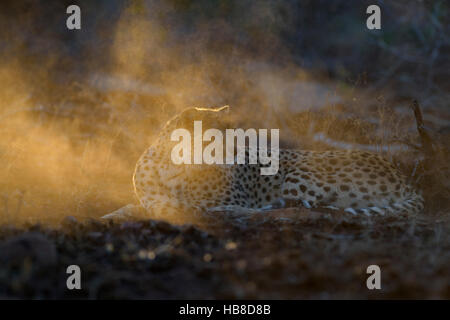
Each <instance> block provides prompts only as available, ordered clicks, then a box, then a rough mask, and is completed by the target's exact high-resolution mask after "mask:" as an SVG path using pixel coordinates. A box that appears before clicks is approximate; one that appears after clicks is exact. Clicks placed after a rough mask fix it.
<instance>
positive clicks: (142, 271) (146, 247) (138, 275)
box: [0, 209, 450, 299]
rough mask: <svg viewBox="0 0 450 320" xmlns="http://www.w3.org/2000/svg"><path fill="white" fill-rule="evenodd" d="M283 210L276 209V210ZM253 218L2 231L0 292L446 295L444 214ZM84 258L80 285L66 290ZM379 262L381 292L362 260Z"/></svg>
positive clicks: (57, 295)
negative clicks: (371, 285)
mask: <svg viewBox="0 0 450 320" xmlns="http://www.w3.org/2000/svg"><path fill="white" fill-rule="evenodd" d="M280 215H281V217H280ZM276 216H277V217H270V218H267V217H266V218H264V219H263V218H261V217H256V218H254V219H251V220H250V221H247V222H246V223H242V222H239V223H234V222H233V221H222V222H221V223H220V224H217V223H215V224H214V225H209V226H208V225H203V226H202V229H203V230H202V229H200V228H199V227H195V226H192V225H183V226H175V225H170V224H168V223H166V222H157V221H152V220H148V221H135V222H124V223H113V222H108V223H100V222H98V221H90V222H85V223H79V222H77V221H76V220H75V219H74V218H67V219H65V221H64V223H63V224H62V226H61V227H60V228H58V229H55V228H45V227H41V226H39V225H33V226H29V227H27V228H26V229H25V230H18V229H15V228H8V227H5V226H3V227H2V230H1V232H0V235H1V236H0V237H1V240H0V243H1V244H0V259H1V263H2V268H1V273H0V297H1V298H8V299H10V298H13V299H14V298H33V299H61V298H63V299H72V298H74V299H77V298H89V299H97V298H100V299H110V298H113V299H120V298H122V299H209V298H211V299H343V298H348V299H366V298H369V299H393V298H395V299H405V298H411V299H430V298H432V299H449V298H450V286H449V283H450V269H449V262H450V236H449V234H450V233H449V231H450V230H449V221H448V220H447V221H445V220H443V219H436V218H434V219H430V218H424V217H418V218H411V217H401V216H398V217H370V218H369V217H367V218H361V217H353V216H350V215H347V214H344V215H341V214H338V215H330V214H327V213H313V212H306V210H305V211H301V210H292V209H290V210H284V214H283V212H277V213H276ZM72 264H76V265H79V266H80V268H81V272H82V278H81V279H82V280H81V286H82V289H81V290H72V291H71V290H68V289H67V288H66V279H67V277H68V275H67V274H66V268H67V267H68V266H69V265H72ZM372 264H376V265H378V266H380V268H381V290H369V289H367V287H366V279H367V277H368V276H369V275H368V274H367V273H366V269H367V267H368V266H369V265H372Z"/></svg>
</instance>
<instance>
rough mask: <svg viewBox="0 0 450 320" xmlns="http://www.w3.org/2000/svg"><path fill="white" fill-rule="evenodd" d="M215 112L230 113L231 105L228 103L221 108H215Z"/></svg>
mask: <svg viewBox="0 0 450 320" xmlns="http://www.w3.org/2000/svg"><path fill="white" fill-rule="evenodd" d="M214 111H215V112H225V113H229V112H230V106H229V105H226V106H223V107H220V108H215V109H214Z"/></svg>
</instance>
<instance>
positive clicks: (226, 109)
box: [195, 105, 230, 113]
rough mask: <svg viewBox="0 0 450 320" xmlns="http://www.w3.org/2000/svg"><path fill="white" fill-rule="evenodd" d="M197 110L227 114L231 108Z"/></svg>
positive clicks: (199, 109)
mask: <svg viewBox="0 0 450 320" xmlns="http://www.w3.org/2000/svg"><path fill="white" fill-rule="evenodd" d="M195 110H197V111H212V112H225V113H228V112H229V111H230V106H228V105H227V106H223V107H220V108H198V107H195Z"/></svg>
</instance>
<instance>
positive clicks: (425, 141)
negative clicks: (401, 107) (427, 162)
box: [411, 100, 434, 158]
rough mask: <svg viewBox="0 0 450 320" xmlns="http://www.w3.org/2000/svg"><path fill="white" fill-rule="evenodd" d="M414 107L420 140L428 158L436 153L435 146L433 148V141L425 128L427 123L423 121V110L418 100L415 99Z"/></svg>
mask: <svg viewBox="0 0 450 320" xmlns="http://www.w3.org/2000/svg"><path fill="white" fill-rule="evenodd" d="M411 107H412V109H413V111H414V116H415V118H416V127H417V131H418V132H419V135H420V140H421V142H422V149H423V151H424V153H425V156H426V157H427V158H428V157H430V156H433V155H434V148H433V142H432V139H431V137H430V135H429V134H428V132H427V131H426V129H425V125H424V123H423V117H422V111H421V110H420V106H419V103H418V102H417V100H414V101H413V103H412V106H411Z"/></svg>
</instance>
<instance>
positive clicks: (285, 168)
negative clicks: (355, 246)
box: [133, 107, 423, 218]
mask: <svg viewBox="0 0 450 320" xmlns="http://www.w3.org/2000/svg"><path fill="white" fill-rule="evenodd" d="M227 110H228V108H226V107H224V108H219V109H199V108H191V109H188V110H186V111H184V112H182V113H181V114H179V115H177V116H176V117H174V118H173V119H171V120H170V121H169V122H168V123H167V124H166V126H165V127H164V129H163V130H162V132H161V134H160V136H159V138H158V139H157V141H156V142H155V143H154V144H153V145H152V146H151V147H150V148H149V149H147V150H146V151H145V152H144V154H143V155H142V156H141V158H140V159H139V161H138V162H137V165H136V170H135V173H134V177H133V182H134V187H135V192H136V195H137V197H138V198H139V200H140V203H141V205H142V206H143V207H144V208H145V209H146V210H147V211H148V212H150V213H151V214H152V216H153V217H158V218H165V217H167V216H168V215H172V214H180V212H183V211H184V210H200V211H204V210H216V211H220V210H221V209H227V210H238V209H260V210H261V209H267V208H275V207H280V206H281V207H283V206H284V207H287V206H290V207H292V206H303V207H306V208H318V207H323V208H329V209H341V210H344V211H346V212H348V213H350V214H354V215H357V214H363V215H370V214H372V213H375V214H385V213H399V212H409V213H417V212H420V211H421V210H422V209H423V198H422V196H421V195H420V193H419V192H418V191H417V190H415V189H414V188H413V187H412V186H411V185H409V184H408V182H407V179H406V177H405V176H404V175H402V174H401V173H400V172H399V171H398V170H397V169H396V168H395V167H394V165H393V164H391V163H390V162H388V161H387V160H385V159H384V158H382V157H381V156H379V155H377V154H373V153H369V152H365V151H304V150H287V149H282V150H280V168H279V171H278V173H277V174H275V175H272V176H263V175H260V166H259V165H249V164H245V165H216V164H214V165H207V164H202V165H196V164H195V165H175V164H173V163H172V162H171V158H170V153H171V149H172V147H173V146H174V145H175V143H176V142H171V141H170V134H171V132H172V131H173V130H174V129H176V128H186V129H190V130H192V128H193V121H194V120H202V121H203V126H204V128H203V130H206V129H207V128H219V129H224V127H223V126H224V124H223V121H222V119H221V118H222V113H223V112H225V111H227Z"/></svg>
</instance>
